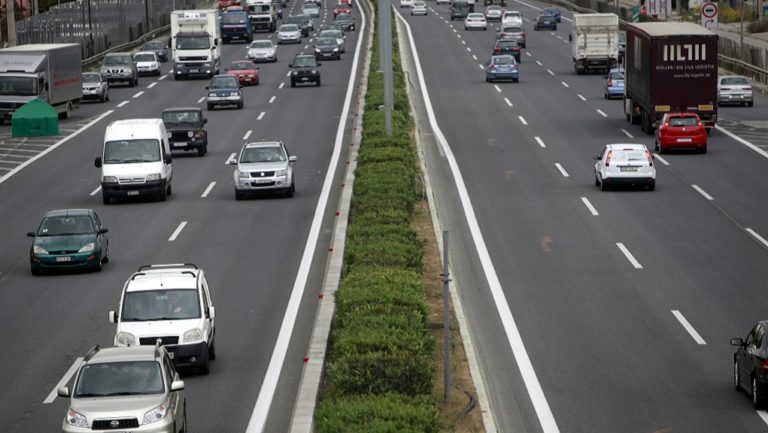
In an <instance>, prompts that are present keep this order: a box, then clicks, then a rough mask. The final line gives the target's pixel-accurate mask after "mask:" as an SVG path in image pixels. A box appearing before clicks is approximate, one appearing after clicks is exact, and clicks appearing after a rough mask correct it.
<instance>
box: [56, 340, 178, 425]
mask: <svg viewBox="0 0 768 433" xmlns="http://www.w3.org/2000/svg"><path fill="white" fill-rule="evenodd" d="M73 383H74V385H73V388H72V390H71V391H70V389H69V388H68V387H66V386H64V387H61V388H58V390H57V393H58V395H59V397H68V398H69V399H70V401H69V409H68V410H67V413H66V415H65V416H64V420H63V421H62V426H61V428H62V430H63V431H64V433H82V432H90V431H104V430H110V431H114V430H118V431H135V432H137V433H138V432H147V433H180V432H186V431H187V414H186V400H185V398H184V381H182V380H180V379H179V375H178V373H176V369H175V368H174V367H173V362H171V358H170V356H169V354H168V352H167V351H166V350H165V348H164V347H163V346H161V345H159V344H156V345H147V346H130V347H110V348H105V349H100V348H99V346H96V347H94V348H93V349H91V350H90V351H89V352H88V354H87V355H86V356H85V358H84V359H83V361H82V363H81V364H80V367H79V369H78V371H77V376H76V377H75V380H74V382H73Z"/></svg>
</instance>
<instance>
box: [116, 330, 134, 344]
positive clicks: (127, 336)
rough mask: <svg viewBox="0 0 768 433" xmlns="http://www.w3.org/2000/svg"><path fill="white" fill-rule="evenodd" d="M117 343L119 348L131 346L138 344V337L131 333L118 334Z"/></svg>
mask: <svg viewBox="0 0 768 433" xmlns="http://www.w3.org/2000/svg"><path fill="white" fill-rule="evenodd" d="M115 342H116V343H117V346H130V345H134V344H136V337H135V336H134V335H133V334H131V333H129V332H118V333H117V337H116V338H115Z"/></svg>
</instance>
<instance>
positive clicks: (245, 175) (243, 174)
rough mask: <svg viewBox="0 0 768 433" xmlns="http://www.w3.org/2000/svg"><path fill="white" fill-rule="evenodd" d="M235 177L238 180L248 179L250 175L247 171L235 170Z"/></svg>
mask: <svg viewBox="0 0 768 433" xmlns="http://www.w3.org/2000/svg"><path fill="white" fill-rule="evenodd" d="M237 177H239V178H240V179H248V178H249V177H251V174H250V173H248V172H247V171H240V170H237Z"/></svg>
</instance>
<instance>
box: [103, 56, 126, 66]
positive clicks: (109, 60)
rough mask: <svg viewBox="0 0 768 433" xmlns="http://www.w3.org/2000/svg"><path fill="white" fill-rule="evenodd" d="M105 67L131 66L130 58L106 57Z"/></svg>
mask: <svg viewBox="0 0 768 433" xmlns="http://www.w3.org/2000/svg"><path fill="white" fill-rule="evenodd" d="M104 64H105V65H130V64H131V57H130V56H127V55H126V56H106V57H104Z"/></svg>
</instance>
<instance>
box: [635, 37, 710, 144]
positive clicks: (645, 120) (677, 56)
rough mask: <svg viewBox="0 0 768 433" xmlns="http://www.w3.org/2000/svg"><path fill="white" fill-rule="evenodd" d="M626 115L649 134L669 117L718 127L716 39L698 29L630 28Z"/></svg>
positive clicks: (708, 126)
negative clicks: (691, 117)
mask: <svg viewBox="0 0 768 433" xmlns="http://www.w3.org/2000/svg"><path fill="white" fill-rule="evenodd" d="M626 30H627V48H626V58H625V64H624V68H625V71H624V114H625V116H626V118H627V120H629V121H631V122H632V123H633V124H637V123H640V125H641V128H642V130H643V131H644V132H646V133H648V134H651V133H653V131H654V129H655V128H656V126H657V123H658V122H659V121H660V120H661V118H662V117H663V116H664V113H668V112H693V113H697V114H698V115H699V117H700V118H701V122H702V124H704V126H705V127H706V128H707V132H709V131H710V130H711V128H714V126H715V124H716V122H717V34H715V33H713V32H712V31H711V30H709V29H707V28H705V27H702V26H700V25H698V24H694V23H686V22H654V23H634V24H630V23H627V26H626Z"/></svg>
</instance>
